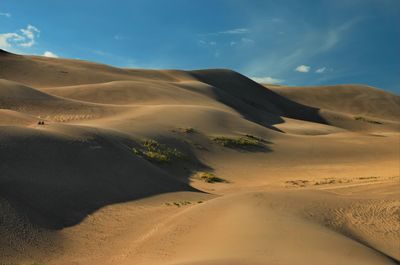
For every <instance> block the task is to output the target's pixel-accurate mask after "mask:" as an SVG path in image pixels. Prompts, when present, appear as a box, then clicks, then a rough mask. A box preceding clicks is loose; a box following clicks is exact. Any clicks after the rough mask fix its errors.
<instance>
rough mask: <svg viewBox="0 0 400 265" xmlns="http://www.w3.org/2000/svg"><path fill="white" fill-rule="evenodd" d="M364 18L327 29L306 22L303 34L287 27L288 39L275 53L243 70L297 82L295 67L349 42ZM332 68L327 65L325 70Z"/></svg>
mask: <svg viewBox="0 0 400 265" xmlns="http://www.w3.org/2000/svg"><path fill="white" fill-rule="evenodd" d="M362 19H363V18H362V17H356V18H352V19H350V20H348V21H345V22H343V23H341V24H337V25H335V26H330V27H323V28H319V27H316V26H314V25H306V28H305V29H304V30H303V31H302V32H301V36H300V35H299V34H298V32H290V30H287V31H286V29H285V32H286V34H285V35H284V36H285V39H284V42H283V41H282V42H280V43H279V46H278V47H276V46H272V47H273V49H274V52H273V53H270V52H266V53H265V54H262V55H260V56H257V57H254V59H252V60H250V61H248V62H247V64H246V65H245V67H244V70H243V71H244V72H245V73H247V74H249V75H254V76H258V75H260V74H262V73H268V74H270V75H271V76H282V77H283V78H284V79H285V80H286V82H289V81H293V80H294V79H296V78H297V77H293V76H292V74H291V73H290V72H291V71H292V69H294V68H296V67H297V66H299V65H301V64H303V63H304V62H312V61H313V60H314V58H316V57H318V56H320V55H322V54H328V53H330V52H332V51H334V50H336V49H338V48H340V47H339V45H342V44H345V43H346V41H347V40H348V36H349V34H350V33H351V31H352V30H353V29H354V27H356V26H357V25H358V23H360V21H362ZM280 31H281V29H279V32H280ZM260 43H261V42H260ZM328 70H329V69H328V68H327V69H326V70H325V73H326V72H328ZM299 78H300V77H299Z"/></svg>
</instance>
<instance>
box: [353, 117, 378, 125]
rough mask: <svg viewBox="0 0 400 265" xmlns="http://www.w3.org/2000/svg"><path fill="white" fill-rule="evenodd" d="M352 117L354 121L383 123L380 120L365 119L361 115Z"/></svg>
mask: <svg viewBox="0 0 400 265" xmlns="http://www.w3.org/2000/svg"><path fill="white" fill-rule="evenodd" d="M354 119H355V120H356V121H363V122H368V123H373V124H383V123H382V122H380V121H374V120H370V119H367V118H365V117H362V116H356V117H354Z"/></svg>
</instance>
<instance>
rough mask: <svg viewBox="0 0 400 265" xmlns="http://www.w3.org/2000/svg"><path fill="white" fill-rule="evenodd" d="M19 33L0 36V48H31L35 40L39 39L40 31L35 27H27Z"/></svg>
mask: <svg viewBox="0 0 400 265" xmlns="http://www.w3.org/2000/svg"><path fill="white" fill-rule="evenodd" d="M20 32H21V33H15V32H11V33H3V34H0V47H11V46H13V45H14V46H15V45H18V46H22V47H32V46H33V45H34V44H35V40H36V38H37V37H39V33H40V30H38V29H37V28H36V27H35V26H32V25H28V26H27V27H26V29H20Z"/></svg>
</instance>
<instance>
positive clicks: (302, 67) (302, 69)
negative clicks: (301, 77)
mask: <svg viewBox="0 0 400 265" xmlns="http://www.w3.org/2000/svg"><path fill="white" fill-rule="evenodd" d="M310 69H311V67H310V66H308V65H304V64H302V65H299V66H297V67H296V68H295V69H294V70H295V71H296V72H299V73H308V72H310Z"/></svg>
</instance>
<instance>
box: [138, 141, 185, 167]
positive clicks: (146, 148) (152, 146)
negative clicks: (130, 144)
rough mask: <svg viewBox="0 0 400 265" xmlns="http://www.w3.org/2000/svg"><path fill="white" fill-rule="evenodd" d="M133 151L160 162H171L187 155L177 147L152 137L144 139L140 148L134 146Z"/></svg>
mask: <svg viewBox="0 0 400 265" xmlns="http://www.w3.org/2000/svg"><path fill="white" fill-rule="evenodd" d="M132 151H133V153H134V154H135V155H139V156H142V157H144V158H145V159H147V160H149V161H152V162H159V163H169V162H172V161H174V160H179V159H183V158H185V155H184V154H183V153H182V152H180V151H178V150H177V149H176V148H172V147H169V146H167V145H165V144H161V143H159V142H157V141H156V140H152V139H149V140H144V141H143V142H142V146H141V148H140V149H138V148H132Z"/></svg>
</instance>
